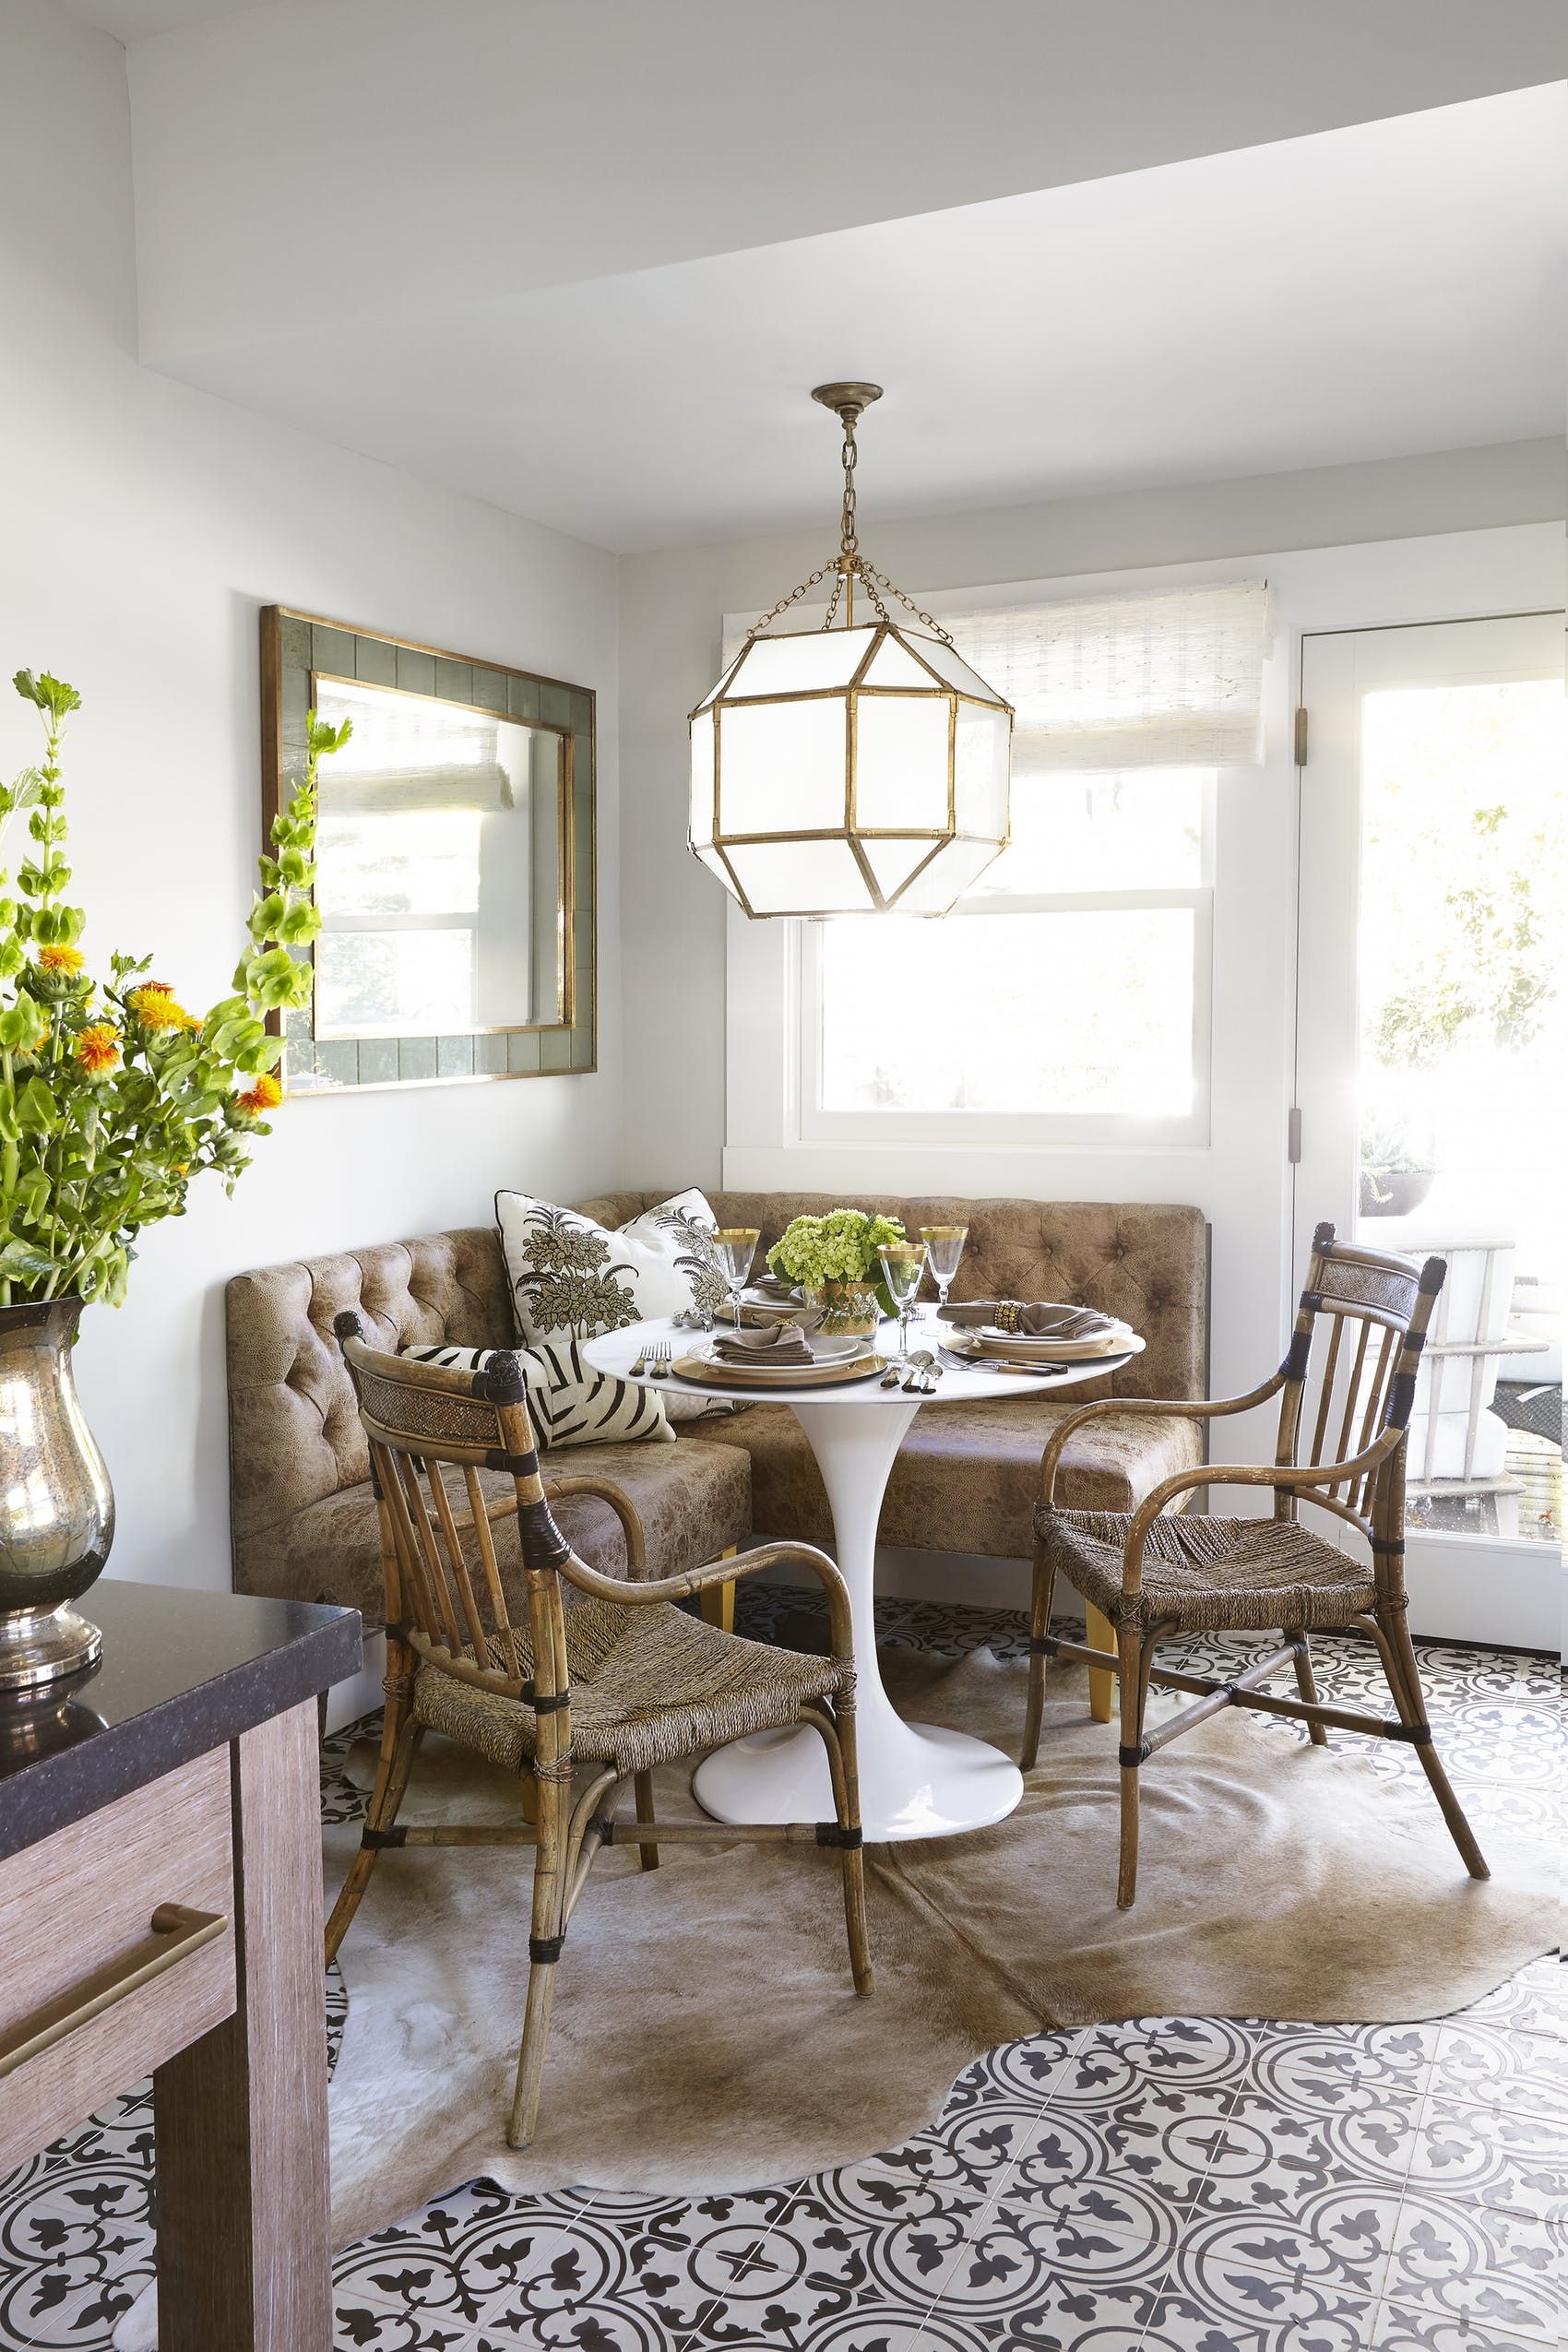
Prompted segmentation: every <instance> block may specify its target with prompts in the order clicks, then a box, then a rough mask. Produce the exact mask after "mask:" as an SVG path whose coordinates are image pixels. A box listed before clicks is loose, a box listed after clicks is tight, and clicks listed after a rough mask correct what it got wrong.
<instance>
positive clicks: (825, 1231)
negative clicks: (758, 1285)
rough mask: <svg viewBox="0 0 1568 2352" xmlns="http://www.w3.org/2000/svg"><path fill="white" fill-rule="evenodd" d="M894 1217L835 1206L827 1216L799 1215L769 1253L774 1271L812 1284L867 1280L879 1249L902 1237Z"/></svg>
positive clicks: (784, 1276) (811, 1285) (902, 1230)
mask: <svg viewBox="0 0 1568 2352" xmlns="http://www.w3.org/2000/svg"><path fill="white" fill-rule="evenodd" d="M903 1239H904V1229H903V1227H902V1225H900V1223H899V1222H898V1219H897V1218H896V1217H868V1216H867V1215H866V1212H865V1211H864V1209H860V1208H835V1209H830V1210H829V1211H828V1214H827V1215H826V1217H797V1218H794V1219H793V1221H792V1222H791V1223H790V1224H789V1225H788V1226H786V1228H785V1229H784V1231H783V1234H782V1235H781V1236H780V1238H779V1240H778V1241H777V1242H776V1243H775V1245H774V1247H773V1248H772V1249H771V1250H769V1252H768V1253H767V1263H768V1265H769V1266H770V1267H771V1268H772V1270H773V1272H774V1273H775V1274H777V1275H778V1276H780V1277H782V1278H783V1280H785V1281H786V1282H801V1283H805V1284H807V1285H808V1286H810V1287H811V1288H813V1289H817V1288H820V1286H821V1285H822V1284H823V1283H825V1282H863V1281H864V1280H865V1279H866V1277H867V1276H868V1275H871V1274H873V1273H874V1272H875V1271H876V1260H877V1252H878V1251H879V1250H880V1249H882V1248H883V1246H884V1244H885V1243H886V1242H888V1241H902V1240H903Z"/></svg>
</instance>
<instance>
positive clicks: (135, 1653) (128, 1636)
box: [0, 1579, 361, 1859]
mask: <svg viewBox="0 0 1568 2352" xmlns="http://www.w3.org/2000/svg"><path fill="white" fill-rule="evenodd" d="M78 1606H79V1609H80V1612H81V1614H82V1615H83V1616H84V1617H87V1618H89V1619H90V1620H91V1621H92V1622H93V1623H94V1624H95V1625H101V1627H102V1628H103V1657H102V1661H101V1664H100V1666H99V1667H98V1668H97V1669H96V1671H94V1672H93V1673H91V1674H89V1675H88V1676H87V1677H86V1678H85V1680H78V1681H72V1682H70V1683H68V1684H65V1685H62V1686H59V1687H57V1688H56V1689H55V1690H54V1692H53V1693H52V1694H51V1695H50V1696H49V1697H48V1698H47V1699H46V1700H43V1701H39V1700H35V1701H33V1702H32V1704H31V1705H20V1704H19V1703H18V1702H17V1701H16V1700H14V1699H10V1698H7V1697H5V1696H3V1695H0V1859H3V1858H4V1857H5V1856H6V1855H7V1854H15V1853H18V1852H19V1851H20V1849H21V1848H22V1847H26V1846H35V1845H36V1844H37V1843H38V1841H39V1839H40V1838H41V1837H48V1836H50V1835H53V1832H54V1831H55V1830H57V1829H64V1828H65V1825H66V1823H68V1822H74V1821H80V1820H82V1819H83V1818H84V1817H85V1816H86V1815H87V1814H89V1813H92V1812H97V1811H98V1809H99V1807H100V1806H101V1805H107V1804H111V1803H113V1800H114V1799H115V1798H116V1797H124V1796H126V1795H127V1794H128V1793H129V1792H130V1790H132V1789H133V1788H145V1787H146V1785H147V1783H148V1781H150V1780H158V1779H160V1778H161V1776H162V1775H163V1774H164V1773H166V1772H172V1771H173V1769H174V1767H175V1766H176V1765H177V1764H187V1763H188V1762H189V1761H190V1759H191V1757H193V1756H199V1755H205V1754H206V1752H207V1751H208V1749H209V1748H216V1747H220V1746H221V1745H222V1744H223V1743H224V1742H226V1741H227V1740H235V1739H238V1737H239V1735H240V1733H241V1732H242V1731H249V1730H250V1729H251V1728H253V1727H254V1726H255V1725H256V1724H258V1723H266V1722H267V1720H268V1719H269V1717H271V1716H275V1715H281V1714H282V1713H283V1712H284V1710H285V1708H288V1707H291V1706H298V1705H299V1704H300V1702H301V1701H302V1700H303V1699H309V1698H314V1697H315V1694H316V1693H317V1692H319V1691H325V1690H326V1689H327V1686H328V1684H330V1683H333V1682H339V1681H342V1680H343V1678H344V1676H345V1675H349V1674H354V1673H357V1672H358V1670H359V1667H360V1656H361V1653H360V1644H361V1628H360V1617H359V1611H358V1610H353V1609H327V1608H322V1607H318V1606H317V1605H315V1603H312V1602H307V1601H292V1600H256V1599H253V1598H251V1597H250V1596H249V1595H248V1594H244V1593H204V1592H186V1591H183V1590H182V1589H180V1588H179V1587H178V1586H172V1585H134V1584H128V1583H124V1582H114V1581H111V1580H109V1579H102V1580H101V1581H100V1582H99V1583H98V1584H96V1585H95V1586H93V1588H92V1590H91V1591H90V1592H89V1593H88V1594H87V1595H86V1596H85V1598H83V1599H82V1600H81V1602H80V1603H79V1604H78Z"/></svg>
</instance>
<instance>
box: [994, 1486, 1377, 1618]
mask: <svg viewBox="0 0 1568 2352" xmlns="http://www.w3.org/2000/svg"><path fill="white" fill-rule="evenodd" d="M1132 1526H1133V1519H1132V1514H1131V1513H1130V1512H1111V1511H1049V1510H1044V1509H1042V1510H1039V1511H1037V1512H1036V1514H1035V1527H1036V1530H1037V1532H1038V1534H1039V1538H1040V1541H1041V1543H1042V1545H1043V1546H1044V1549H1045V1553H1046V1557H1047V1560H1048V1562H1050V1564H1051V1567H1052V1568H1054V1569H1055V1570H1056V1571H1057V1573H1058V1574H1062V1575H1063V1576H1065V1577H1066V1578H1067V1579H1068V1581H1069V1583H1070V1584H1071V1585H1072V1586H1073V1588H1074V1590H1075V1592H1078V1593H1080V1594H1081V1595H1082V1596H1083V1598H1084V1599H1085V1600H1087V1601H1089V1602H1091V1603H1092V1605H1093V1606H1094V1607H1095V1608H1096V1609H1098V1610H1100V1612H1101V1614H1102V1615H1104V1616H1105V1617H1107V1618H1109V1619H1110V1621H1111V1623H1112V1624H1113V1625H1122V1624H1135V1625H1153V1624H1159V1625H1162V1626H1164V1627H1165V1628H1166V1630H1167V1631H1169V1632H1171V1633H1213V1632H1238V1633H1268V1632H1271V1631H1272V1630H1273V1629H1274V1628H1275V1627H1276V1626H1279V1625H1293V1626H1302V1627H1310V1628H1311V1630H1312V1631H1313V1632H1314V1633H1317V1632H1321V1631H1323V1630H1324V1629H1325V1628H1327V1627H1330V1626H1338V1625H1343V1624H1345V1623H1347V1622H1348V1620H1349V1619H1350V1618H1352V1617H1354V1616H1355V1615H1357V1614H1358V1612H1360V1610H1368V1609H1371V1607H1372V1602H1373V1600H1374V1598H1376V1586H1375V1584H1374V1581H1373V1578H1372V1570H1371V1568H1370V1567H1368V1566H1367V1565H1366V1564H1365V1562H1361V1561H1359V1560H1354V1559H1352V1558H1351V1557H1350V1555H1349V1554H1348V1552H1344V1551H1339V1550H1336V1547H1335V1546H1334V1545H1333V1544H1331V1543H1324V1540H1323V1538H1322V1537H1321V1536H1314V1535H1313V1533H1312V1532H1311V1530H1310V1529H1308V1528H1306V1527H1303V1526H1301V1525H1300V1524H1299V1523H1298V1522H1297V1521H1296V1520H1294V1519H1199V1518H1194V1517H1191V1516H1190V1515H1186V1514H1183V1515H1182V1516H1181V1517H1180V1518H1162V1519H1157V1520H1156V1521H1155V1523H1154V1525H1153V1526H1152V1527H1151V1528H1150V1529H1149V1532H1148V1541H1147V1544H1146V1547H1145V1550H1144V1574H1143V1585H1142V1588H1141V1590H1140V1591H1139V1592H1138V1594H1137V1595H1136V1596H1135V1597H1134V1598H1129V1597H1128V1596H1127V1595H1125V1594H1124V1593H1123V1588H1122V1568H1123V1558H1124V1556H1125V1553H1126V1549H1127V1538H1128V1536H1129V1535H1130V1534H1131V1532H1132Z"/></svg>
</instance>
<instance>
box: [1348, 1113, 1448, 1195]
mask: <svg viewBox="0 0 1568 2352" xmlns="http://www.w3.org/2000/svg"><path fill="white" fill-rule="evenodd" d="M1432 1159H1433V1154H1432V1152H1431V1147H1430V1146H1428V1147H1426V1148H1425V1149H1422V1148H1420V1147H1419V1146H1417V1145H1415V1144H1414V1143H1413V1142H1412V1141H1411V1139H1410V1137H1409V1134H1408V1132H1407V1130H1406V1129H1405V1128H1404V1127H1403V1126H1401V1125H1399V1124H1397V1123H1395V1122H1393V1121H1382V1122H1380V1121H1377V1120H1375V1119H1369V1120H1368V1121H1367V1123H1365V1125H1364V1126H1363V1128H1362V1130H1361V1193H1360V1209H1361V1215H1362V1216H1363V1217H1408V1216H1409V1214H1410V1212H1411V1210H1412V1209H1417V1208H1420V1205H1421V1203H1422V1202H1423V1201H1424V1200H1425V1198H1426V1196H1427V1194H1429V1193H1430V1192H1431V1188H1432V1185H1433V1184H1434V1183H1435V1182H1436V1181H1437V1170H1435V1168H1434V1167H1433V1166H1432Z"/></svg>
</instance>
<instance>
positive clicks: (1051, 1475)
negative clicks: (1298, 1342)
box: [1039, 1372, 1285, 1510]
mask: <svg viewBox="0 0 1568 2352" xmlns="http://www.w3.org/2000/svg"><path fill="white" fill-rule="evenodd" d="M1284 1385H1285V1375H1284V1373H1283V1372H1274V1373H1271V1374H1270V1376H1269V1378H1268V1379H1267V1380H1265V1382H1264V1384H1263V1385H1262V1386H1261V1387H1260V1388H1253V1389H1249V1390H1248V1392H1247V1394H1246V1396H1097V1397H1095V1399H1094V1400H1093V1402H1092V1403H1091V1404H1087V1405H1078V1406H1076V1407H1075V1408H1074V1410H1073V1411H1072V1412H1070V1413H1069V1414H1068V1415H1067V1418H1066V1420H1063V1421H1059V1422H1058V1423H1057V1425H1056V1427H1055V1428H1054V1429H1053V1430H1052V1431H1051V1435H1050V1437H1049V1438H1048V1439H1047V1440H1046V1446H1045V1452H1044V1453H1043V1454H1042V1455H1041V1456H1040V1464H1039V1499H1040V1501H1041V1503H1043V1504H1044V1505H1045V1507H1046V1508H1047V1510H1051V1509H1054V1507H1055V1503H1056V1473H1057V1470H1058V1469H1059V1467H1061V1462H1062V1456H1063V1453H1064V1452H1065V1451H1066V1447H1067V1441H1068V1439H1069V1438H1070V1437H1071V1436H1072V1435H1073V1434H1074V1432H1075V1431H1076V1430H1078V1429H1081V1428H1082V1426H1083V1424H1084V1423H1085V1421H1091V1420H1094V1418H1095V1416H1096V1414H1097V1413H1167V1414H1169V1413H1176V1414H1180V1415H1182V1418H1183V1419H1185V1420H1190V1421H1212V1420H1219V1419H1221V1418H1222V1416H1224V1415H1225V1414H1227V1413H1247V1412H1250V1411H1251V1410H1252V1408H1253V1406H1254V1405H1265V1404H1266V1403H1267V1402H1268V1400H1269V1398H1270V1397H1271V1396H1277V1395H1278V1394H1279V1391H1280V1390H1281V1389H1282V1388H1283V1387H1284ZM1198 1484H1199V1485H1200V1486H1201V1485H1202V1484H1204V1481H1203V1480H1202V1479H1199V1480H1198Z"/></svg>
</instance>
